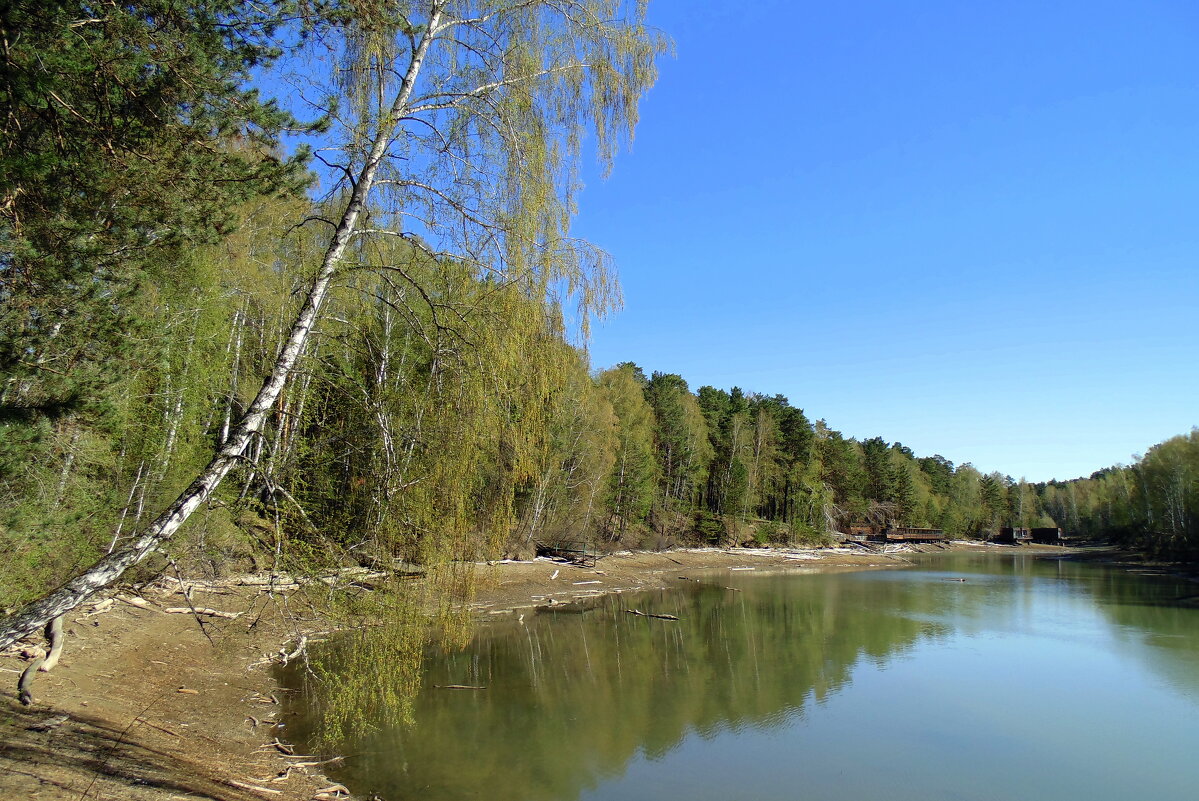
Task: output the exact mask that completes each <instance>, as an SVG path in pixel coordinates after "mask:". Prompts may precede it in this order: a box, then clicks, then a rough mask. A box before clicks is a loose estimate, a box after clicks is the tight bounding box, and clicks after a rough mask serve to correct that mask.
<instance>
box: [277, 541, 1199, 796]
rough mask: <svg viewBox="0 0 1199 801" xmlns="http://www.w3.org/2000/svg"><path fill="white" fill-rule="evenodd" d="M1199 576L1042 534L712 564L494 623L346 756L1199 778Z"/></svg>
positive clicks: (972, 779) (411, 787) (935, 786)
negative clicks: (1081, 549) (1171, 574)
mask: <svg viewBox="0 0 1199 801" xmlns="http://www.w3.org/2000/svg"><path fill="white" fill-rule="evenodd" d="M959 579H965V580H964V581H962V580H959ZM729 588H733V589H729ZM1197 593H1199V587H1196V585H1194V584H1189V583H1186V582H1183V581H1179V580H1175V579H1171V578H1163V577H1154V576H1138V575H1133V574H1131V573H1128V572H1126V571H1120V570H1116V569H1112V568H1108V567H1104V566H1102V565H1095V564H1087V563H1080V562H1073V561H1068V560H1060V559H1044V558H1032V557H1031V556H1021V555H1013V556H997V555H991V554H948V555H935V556H929V557H918V558H917V559H916V560H914V563H913V566H912V567H910V568H907V569H902V570H885V571H867V572H854V573H832V574H823V575H803V576H795V575H785V574H777V575H755V574H752V573H748V572H742V573H737V572H726V573H718V574H712V575H708V576H706V577H704V578H703V579H702V583H697V584H696V585H694V586H693V587H691V588H690V589H689V590H684V591H673V592H669V593H657V594H648V595H638V596H610V597H607V598H603V599H600V600H598V601H597V602H596V603H595V606H594V607H592V608H589V609H586V610H581V609H579V608H574V607H572V608H568V609H566V610H560V611H552V610H550V611H547V612H544V613H542V614H537V615H532V616H526V617H525V618H524V619H523V620H521V621H519V622H518V621H515V620H514V621H510V622H504V623H493V624H488V625H485V626H483V627H481V628H480V630H479V631H478V633H477V635H476V636H475V638H474V640H473V641H472V642H471V644H470V645H469V646H468V647H467V648H466V649H465V650H463V651H459V652H454V653H450V654H441V653H437V654H436V655H432V656H430V658H429V659H428V661H427V665H426V670H425V677H424V688H423V689H422V690H421V692H420V694H419V696H418V698H417V699H416V703H415V709H414V715H413V721H412V722H411V723H410V724H408V725H398V726H394V727H390V728H384V729H382V730H380V731H378V732H376V733H375V734H373V735H371V736H369V737H368V738H366V739H364V740H361V741H357V742H354V743H352V744H350V743H347V744H346V747H347V748H346V750H347V751H348V752H349V753H350V756H349V758H348V759H347V760H346V762H345V763H344V766H343V767H341V768H340V769H339V770H338V771H334V772H333V775H334V776H335V777H336V778H337V779H338V780H340V781H343V782H345V783H346V784H347V785H349V786H350V788H351V789H353V790H354V791H355V792H358V793H361V794H364V795H365V794H367V793H369V792H375V793H378V794H379V796H380V797H381V798H383V799H386V801H403V800H404V799H421V801H464V800H466V799H489V800H490V801H618V800H619V801H641V799H644V800H645V801H671V800H673V799H686V801H731V800H735V799H745V801H773V800H774V799H778V800H779V801H782V800H783V799H788V800H793V799H805V801H807V800H810V801H826V800H827V801H849V800H850V799H852V800H854V801H863V800H866V799H889V801H906V800H907V799H911V801H917V800H918V801H941V800H946V801H948V800H949V799H953V800H954V801H966V800H969V801H1008V800H1009V799H1020V800H1021V801H1036V800H1037V799H1046V800H1047V801H1048V800H1049V799H1053V800H1054V801H1061V799H1085V800H1086V801H1107V800H1108V799H1111V800H1112V801H1116V799H1119V801H1127V799H1129V798H1135V797H1143V798H1152V799H1154V800H1155V801H1171V800H1172V799H1177V800H1178V801H1184V800H1185V801H1193V799H1194V798H1196V797H1199V796H1197V795H1196V794H1197V793H1199V758H1197V757H1196V755H1199V609H1196V608H1195V607H1194V606H1193V605H1189V604H1190V602H1188V601H1186V600H1181V599H1185V598H1187V597H1188V596H1194V595H1196V594H1197ZM628 608H637V609H640V610H642V611H645V612H652V613H659V614H670V615H675V616H677V617H678V618H679V620H678V621H671V620H662V619H656V618H648V617H641V616H635V615H632V614H628V613H627V611H625V610H627V609H628ZM437 685H441V688H439V687H438V686H437ZM445 685H469V686H476V687H486V689H485V690H452V689H443V687H444V686H445ZM304 703H305V701H304V699H303V697H300V698H299V700H298V701H297V702H296V704H295V707H294V708H295V709H300V710H302V709H303V707H304ZM312 725H313V723H312V721H309V720H306V719H305V717H304V715H303V714H300V715H298V717H297V718H296V719H295V722H294V723H293V724H291V727H290V729H289V737H291V738H292V739H293V740H295V741H298V742H303V741H304V739H305V737H306V736H308V735H309V734H310V733H311V732H310V727H311V726H312Z"/></svg>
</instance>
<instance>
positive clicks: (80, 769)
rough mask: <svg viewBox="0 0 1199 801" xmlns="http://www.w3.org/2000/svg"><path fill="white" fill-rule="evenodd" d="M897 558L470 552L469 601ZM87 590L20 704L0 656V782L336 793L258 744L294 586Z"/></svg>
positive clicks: (23, 792)
mask: <svg viewBox="0 0 1199 801" xmlns="http://www.w3.org/2000/svg"><path fill="white" fill-rule="evenodd" d="M952 547H953V548H954V549H955V550H956V549H966V548H970V549H973V548H985V550H995V549H996V547H995V546H971V545H965V544H957V545H954V546H952ZM1005 550H1006V549H1005ZM1022 550H1026V549H1023V548H1022ZM1050 550H1052V551H1054V552H1059V553H1060V552H1061V549H1050ZM906 564H907V558H906V555H905V554H904V553H867V552H864V551H861V550H853V549H822V550H798V551H779V550H766V549H731V550H722V549H696V550H683V551H672V552H669V553H623V554H614V555H611V556H607V557H604V558H603V559H601V560H600V561H599V562H598V564H597V565H596V566H594V567H585V566H579V565H573V564H567V563H562V562H556V561H551V560H547V559H538V560H535V561H531V562H497V563H488V564H484V565H479V566H478V568H477V570H478V572H477V576H478V579H479V580H478V585H479V591H478V595H477V598H476V600H475V602H474V604H473V609H474V612H475V615H476V617H477V618H478V619H479V620H481V621H486V620H488V619H496V618H498V617H500V616H505V615H511V614H516V613H520V611H521V610H525V609H532V608H534V607H537V606H545V605H551V604H556V603H565V602H570V601H573V600H579V599H585V598H588V597H594V596H596V595H598V594H603V593H613V592H622V593H627V592H637V591H641V590H656V589H663V588H669V587H672V586H678V585H680V584H682V583H685V582H686V581H688V580H694V578H695V577H697V576H699V575H702V574H703V573H704V572H709V571H718V570H731V569H741V570H753V571H759V572H776V571H787V572H792V573H814V572H827V571H840V570H868V569H881V568H896V567H903V566H905V565H906ZM98 602H99V604H100V605H99V606H97V605H96V604H97V601H93V602H92V603H90V604H88V605H85V606H84V607H81V608H80V609H78V610H76V611H75V613H73V614H72V615H69V616H68V617H69V618H70V619H69V620H68V621H67V624H66V629H67V631H68V636H67V640H66V650H65V652H64V655H63V658H62V661H61V663H60V664H59V666H58V667H57V668H56V669H55V670H54V671H53V672H51V673H49V674H44V675H42V676H40V677H39V679H38V680H37V683H36V684H35V686H34V694H35V696H36V698H37V703H36V704H35V705H33V706H31V707H22V706H21V705H20V704H19V703H18V702H17V698H16V683H17V678H18V675H19V673H20V671H21V670H22V669H23V667H24V664H25V663H24V662H23V661H22V660H21V659H20V657H19V656H15V655H11V654H10V655H6V656H0V797H4V798H14V799H15V798H29V799H83V798H89V799H113V801H118V800H120V801H124V799H130V800H131V801H143V800H144V801H164V800H165V799H223V800H227V801H233V800H234V799H236V800H238V801H244V800H245V799H264V798H275V799H281V800H283V801H299V800H300V799H303V800H304V801H307V800H308V799H315V798H336V797H342V798H344V797H346V796H345V795H343V794H342V793H341V792H340V788H339V787H337V786H336V785H335V784H334V783H333V782H332V781H330V780H328V779H327V778H325V777H324V776H323V775H322V774H321V772H320V771H321V766H320V765H311V764H304V763H311V762H314V761H316V758H308V759H305V758H303V755H298V756H297V755H295V754H291V755H289V754H286V753H284V752H285V751H286V750H289V749H288V748H287V747H286V746H285V745H284V746H277V745H272V743H274V742H276V735H277V734H278V733H279V731H280V730H279V729H276V728H274V726H273V723H274V722H276V721H277V720H278V715H279V714H280V705H279V700H280V697H281V695H282V693H283V692H284V690H283V689H282V688H280V687H279V686H278V685H277V684H276V682H275V680H274V673H273V663H277V662H278V661H279V659H280V658H281V657H280V652H281V651H283V652H285V651H286V648H287V647H290V646H289V644H290V643H294V642H295V641H296V639H297V638H298V637H300V636H301V635H303V634H307V633H312V632H314V631H319V630H323V629H326V628H328V624H327V623H326V622H325V621H324V620H323V619H322V618H321V616H320V614H319V611H318V610H316V609H315V608H313V607H311V606H310V605H308V604H306V603H304V601H303V598H302V595H301V594H299V593H296V594H288V593H287V592H280V591H277V590H273V589H271V588H268V587H262V586H245V585H244V582H243V583H242V584H239V583H238V581H237V580H230V581H228V582H224V583H223V585H222V586H212V587H210V588H209V589H208V590H206V591H203V592H199V591H198V592H195V593H193V597H192V605H193V606H195V607H196V608H202V607H203V608H208V609H212V610H215V611H220V612H231V613H238V617H236V618H235V619H226V618H221V617H213V616H208V615H204V616H202V618H201V619H203V620H205V623H204V624H203V626H201V625H199V624H198V623H197V618H196V616H194V615H192V614H174V613H168V612H166V611H165V610H167V609H170V608H179V607H181V606H186V605H187V600H186V599H185V598H184V597H183V596H182V594H181V593H180V592H179V590H178V587H177V586H175V587H169V586H167V587H158V588H155V589H150V588H147V589H143V590H142V592H141V594H140V595H134V594H131V593H123V594H121V595H118V596H115V597H112V600H111V602H108V601H107V600H101V599H98ZM280 736H282V735H280ZM284 739H285V738H284ZM322 791H324V792H322Z"/></svg>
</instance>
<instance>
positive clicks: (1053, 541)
mask: <svg viewBox="0 0 1199 801" xmlns="http://www.w3.org/2000/svg"><path fill="white" fill-rule="evenodd" d="M1063 539H1065V538H1064V537H1063V536H1062V530H1061V529H1060V528H1034V529H1033V530H1032V541H1033V542H1038V543H1041V544H1043V545H1061V544H1062V540H1063Z"/></svg>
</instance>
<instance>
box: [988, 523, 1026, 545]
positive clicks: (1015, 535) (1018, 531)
mask: <svg viewBox="0 0 1199 801" xmlns="http://www.w3.org/2000/svg"><path fill="white" fill-rule="evenodd" d="M991 542H1000V543H1005V544H1008V545H1019V544H1020V543H1022V542H1032V529H1030V528H1012V527H1011V526H1004V527H1003V528H1001V529H999V534H998V536H996V537H995V538H994V539H993V540H991Z"/></svg>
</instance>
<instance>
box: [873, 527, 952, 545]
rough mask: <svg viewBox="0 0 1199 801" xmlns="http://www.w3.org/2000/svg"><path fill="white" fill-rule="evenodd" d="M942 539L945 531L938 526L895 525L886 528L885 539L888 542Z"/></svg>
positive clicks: (935, 540)
mask: <svg viewBox="0 0 1199 801" xmlns="http://www.w3.org/2000/svg"><path fill="white" fill-rule="evenodd" d="M944 539H945V532H944V531H942V530H941V529H939V528H915V527H913V526H895V527H893V528H889V529H887V540H888V541H890V542H941V541H942V540H944Z"/></svg>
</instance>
